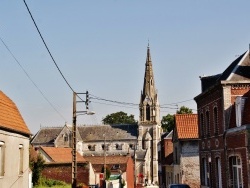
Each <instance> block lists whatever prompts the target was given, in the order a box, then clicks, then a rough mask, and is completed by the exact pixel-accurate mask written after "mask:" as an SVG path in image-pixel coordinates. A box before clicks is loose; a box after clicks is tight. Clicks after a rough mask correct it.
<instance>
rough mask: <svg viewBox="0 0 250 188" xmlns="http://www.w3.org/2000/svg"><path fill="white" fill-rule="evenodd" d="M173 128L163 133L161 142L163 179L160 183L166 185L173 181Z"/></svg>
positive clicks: (160, 161) (160, 163)
mask: <svg viewBox="0 0 250 188" xmlns="http://www.w3.org/2000/svg"><path fill="white" fill-rule="evenodd" d="M172 136H173V130H172V131H171V132H170V133H165V134H163V135H162V139H161V142H160V147H161V148H160V150H159V151H160V155H159V156H160V160H159V165H160V166H161V171H160V172H161V173H160V174H161V176H160V177H161V181H160V185H166V186H168V185H169V184H171V183H173V182H174V181H173V177H174V176H173V173H174V170H173V142H172Z"/></svg>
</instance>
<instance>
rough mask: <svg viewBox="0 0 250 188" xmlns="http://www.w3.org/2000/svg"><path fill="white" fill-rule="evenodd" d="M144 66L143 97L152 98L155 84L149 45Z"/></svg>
mask: <svg viewBox="0 0 250 188" xmlns="http://www.w3.org/2000/svg"><path fill="white" fill-rule="evenodd" d="M145 66H146V67H145V76H144V85H143V95H144V97H146V96H148V97H150V98H152V97H153V96H154V95H155V84H154V74H153V66H152V61H151V54H150V47H149V44H148V47H147V58H146V64H145Z"/></svg>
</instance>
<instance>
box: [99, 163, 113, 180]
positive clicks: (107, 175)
mask: <svg viewBox="0 0 250 188" xmlns="http://www.w3.org/2000/svg"><path fill="white" fill-rule="evenodd" d="M101 172H102V173H104V166H103V167H102V171H101ZM110 175H111V171H110V169H109V168H108V167H107V166H106V175H105V180H108V179H109V178H110Z"/></svg>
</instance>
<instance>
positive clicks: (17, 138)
mask: <svg viewBox="0 0 250 188" xmlns="http://www.w3.org/2000/svg"><path fill="white" fill-rule="evenodd" d="M0 141H1V142H4V147H5V151H4V155H5V156H4V171H5V173H4V176H1V177H0V187H3V188H5V187H6V188H7V187H11V188H20V187H28V186H29V138H27V137H24V136H22V135H20V134H16V133H10V132H7V131H3V130H0ZM20 144H22V145H23V160H24V161H23V174H21V175H19V171H18V167H19V161H20V160H19V145H20Z"/></svg>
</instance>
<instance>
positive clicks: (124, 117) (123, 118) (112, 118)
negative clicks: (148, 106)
mask: <svg viewBox="0 0 250 188" xmlns="http://www.w3.org/2000/svg"><path fill="white" fill-rule="evenodd" d="M102 122H103V123H104V124H136V123H137V122H136V121H135V118H134V115H132V114H130V115H128V114H127V113H125V112H122V111H120V112H116V113H112V114H108V115H107V116H106V117H105V118H103V119H102Z"/></svg>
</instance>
